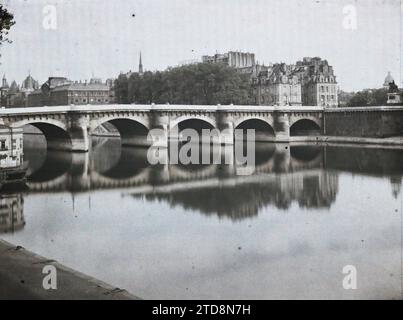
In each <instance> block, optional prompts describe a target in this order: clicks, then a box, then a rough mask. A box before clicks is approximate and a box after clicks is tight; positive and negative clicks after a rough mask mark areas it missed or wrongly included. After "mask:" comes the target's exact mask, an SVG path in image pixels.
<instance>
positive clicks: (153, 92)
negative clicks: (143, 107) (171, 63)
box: [115, 63, 250, 105]
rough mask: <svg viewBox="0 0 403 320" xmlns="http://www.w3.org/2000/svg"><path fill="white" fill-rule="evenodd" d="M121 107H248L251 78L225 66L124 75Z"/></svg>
mask: <svg viewBox="0 0 403 320" xmlns="http://www.w3.org/2000/svg"><path fill="white" fill-rule="evenodd" d="M115 90H116V98H117V100H118V102H119V103H141V104H149V103H161V104H165V103H170V104H190V105H193V104H205V105H214V104H231V103H233V104H248V103H250V97H249V93H250V85H249V77H248V76H247V75H243V74H240V73H238V72H237V71H236V70H235V69H234V68H231V67H229V66H227V65H224V64H207V63H198V64H191V65H185V66H180V67H175V68H169V69H167V70H166V71H156V72H145V73H144V74H143V75H140V74H138V73H133V74H132V75H131V76H130V77H129V78H127V77H126V76H125V75H120V76H119V77H118V79H117V81H116V83H115Z"/></svg>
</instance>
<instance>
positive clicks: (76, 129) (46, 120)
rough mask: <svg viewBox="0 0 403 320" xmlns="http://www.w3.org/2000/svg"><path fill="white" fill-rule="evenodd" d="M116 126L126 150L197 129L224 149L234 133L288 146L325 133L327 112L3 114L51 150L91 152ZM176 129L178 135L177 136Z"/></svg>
mask: <svg viewBox="0 0 403 320" xmlns="http://www.w3.org/2000/svg"><path fill="white" fill-rule="evenodd" d="M105 123H111V124H113V125H114V126H115V127H116V129H117V130H118V131H119V133H120V136H121V141H122V145H132V146H149V145H151V143H152V142H151V140H147V135H148V132H149V130H151V129H155V128H159V129H162V130H163V131H162V132H165V135H164V136H165V137H166V138H167V139H170V138H178V136H176V137H174V136H173V132H181V131H182V130H184V129H187V128H191V129H195V130H197V131H198V132H200V131H201V130H202V129H218V130H219V131H220V132H223V131H224V130H225V132H226V136H225V138H224V139H223V140H221V141H220V143H222V144H232V143H233V141H234V129H255V133H256V140H257V141H276V142H288V141H289V139H290V136H292V135H305V134H316V135H320V134H322V132H323V108H321V107H292V108H291V107H290V108H278V107H261V106H233V105H231V106H220V105H218V106H183V105H96V106H90V105H87V106H57V107H38V108H23V109H20V108H10V109H1V110H0V124H3V125H6V126H8V127H12V128H16V127H23V126H24V125H27V124H30V125H33V126H35V127H36V128H38V129H39V130H40V131H42V133H43V134H44V136H45V137H46V140H47V145H48V148H49V149H57V150H70V151H81V152H86V151H89V149H90V147H91V139H90V136H91V135H92V134H93V133H94V132H95V130H96V129H97V127H99V126H101V125H102V124H105ZM174 129H178V130H177V131H175V130H174Z"/></svg>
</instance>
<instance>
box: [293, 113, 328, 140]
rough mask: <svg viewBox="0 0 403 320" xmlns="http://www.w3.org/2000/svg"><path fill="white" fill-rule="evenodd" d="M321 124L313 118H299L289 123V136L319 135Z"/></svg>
mask: <svg viewBox="0 0 403 320" xmlns="http://www.w3.org/2000/svg"><path fill="white" fill-rule="evenodd" d="M321 134H322V128H321V125H320V124H319V123H318V121H315V120H313V119H305V118H304V119H300V120H297V121H295V122H294V123H293V124H292V125H290V136H291V137H293V136H320V135H321Z"/></svg>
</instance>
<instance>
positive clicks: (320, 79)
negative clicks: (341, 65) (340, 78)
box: [252, 57, 338, 107]
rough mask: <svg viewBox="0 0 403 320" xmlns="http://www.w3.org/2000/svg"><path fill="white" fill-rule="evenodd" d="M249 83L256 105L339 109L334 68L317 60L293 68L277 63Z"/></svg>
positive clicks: (316, 58) (324, 61)
mask: <svg viewBox="0 0 403 320" xmlns="http://www.w3.org/2000/svg"><path fill="white" fill-rule="evenodd" d="M253 77H254V78H253V79H252V96H253V98H254V100H255V103H256V104H258V105H278V106H285V105H290V106H301V105H306V106H325V107H336V106H337V105H338V97H337V94H338V88H337V81H336V76H335V75H334V71H333V67H331V66H329V64H328V62H327V61H326V60H322V59H321V58H319V57H315V58H304V59H303V60H302V61H298V62H297V63H296V64H285V63H276V64H273V65H270V66H269V67H267V69H266V70H263V71H260V72H259V73H258V75H257V76H253Z"/></svg>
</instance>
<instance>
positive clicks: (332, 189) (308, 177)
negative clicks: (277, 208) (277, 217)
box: [279, 171, 339, 208]
mask: <svg viewBox="0 0 403 320" xmlns="http://www.w3.org/2000/svg"><path fill="white" fill-rule="evenodd" d="M279 184H280V188H281V191H282V192H281V197H282V201H284V202H285V205H286V206H285V208H288V206H289V205H290V204H291V202H292V201H293V200H297V201H298V204H299V206H300V207H306V208H328V207H330V205H331V203H332V202H333V201H334V200H335V199H336V194H337V192H338V184H339V180H338V176H337V174H335V173H328V172H324V171H320V172H317V173H316V174H294V175H290V177H289V178H288V179H279Z"/></svg>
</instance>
